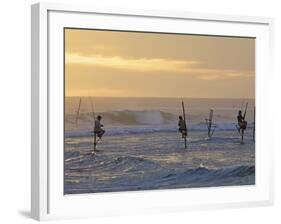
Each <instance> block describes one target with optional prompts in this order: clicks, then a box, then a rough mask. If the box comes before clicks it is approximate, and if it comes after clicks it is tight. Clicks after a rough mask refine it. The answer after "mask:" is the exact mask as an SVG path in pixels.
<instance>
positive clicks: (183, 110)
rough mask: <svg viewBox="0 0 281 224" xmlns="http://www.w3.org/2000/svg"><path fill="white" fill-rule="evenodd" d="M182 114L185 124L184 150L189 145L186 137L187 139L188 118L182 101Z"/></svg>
mask: <svg viewBox="0 0 281 224" xmlns="http://www.w3.org/2000/svg"><path fill="white" fill-rule="evenodd" d="M181 104H182V113H183V120H184V124H185V129H186V130H185V133H184V148H185V149H186V148H187V143H186V137H187V125H186V117H185V108H184V102H183V101H182V103H181Z"/></svg>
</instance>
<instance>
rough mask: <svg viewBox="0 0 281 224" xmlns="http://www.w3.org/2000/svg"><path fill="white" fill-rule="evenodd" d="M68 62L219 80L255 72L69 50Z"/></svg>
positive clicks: (187, 62) (187, 61)
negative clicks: (86, 53)
mask: <svg viewBox="0 0 281 224" xmlns="http://www.w3.org/2000/svg"><path fill="white" fill-rule="evenodd" d="M65 62H66V64H79V65H90V66H102V67H107V68H114V69H121V70H131V71H136V72H143V73H150V74H151V73H153V72H155V74H159V72H167V73H170V74H184V75H189V76H193V77H195V78H198V79H202V80H218V79H227V78H237V77H242V76H243V77H251V76H253V75H254V74H253V72H251V71H241V70H231V69H216V68H215V69H209V68H204V67H203V63H200V62H198V61H193V60H172V59H164V58H137V59H131V58H123V57H120V56H112V57H109V56H102V55H81V54H77V53H69V52H67V53H66V55H65Z"/></svg>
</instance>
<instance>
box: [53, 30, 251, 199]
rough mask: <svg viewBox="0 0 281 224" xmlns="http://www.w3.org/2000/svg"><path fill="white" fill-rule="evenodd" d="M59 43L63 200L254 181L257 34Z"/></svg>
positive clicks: (104, 35)
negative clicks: (61, 57) (61, 60)
mask: <svg viewBox="0 0 281 224" xmlns="http://www.w3.org/2000/svg"><path fill="white" fill-rule="evenodd" d="M63 38H64V95H63V96H59V95H58V96H57V97H63V98H64V161H63V164H64V177H63V178H64V180H63V181H64V194H65V195H68V194H84V193H105V192H123V191H144V190H165V189H183V188H206V187H220V188H225V187H229V186H245V185H255V184H256V179H255V177H256V173H255V129H256V122H255V55H256V52H255V44H256V39H255V37H245V36H243V37H242V36H241V37H239V36H215V35H199V34H192V33H191V34H188V33H164V32H163V33H161V32H144V31H125V30H106V29H84V28H73V27H65V28H64V37H63Z"/></svg>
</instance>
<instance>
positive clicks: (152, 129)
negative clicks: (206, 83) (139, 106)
mask: <svg viewBox="0 0 281 224" xmlns="http://www.w3.org/2000/svg"><path fill="white" fill-rule="evenodd" d="M235 125H236V124H235V123H220V124H217V125H216V131H236V126H235ZM249 129H250V127H249ZM105 130H106V133H105V136H117V135H137V134H146V133H157V132H162V133H177V132H178V127H177V126H175V125H154V126H153V125H146V126H145V125H140V126H122V125H121V126H110V127H105ZM188 130H189V131H207V127H206V124H201V123H197V124H193V125H190V126H188ZM64 136H65V137H90V136H93V132H92V131H91V130H72V131H65V133H64Z"/></svg>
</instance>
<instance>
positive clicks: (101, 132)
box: [94, 115, 105, 140]
mask: <svg viewBox="0 0 281 224" xmlns="http://www.w3.org/2000/svg"><path fill="white" fill-rule="evenodd" d="M101 119H102V116H100V115H98V116H97V119H96V120H95V129H94V132H95V133H96V134H97V136H98V137H99V140H101V138H102V136H103V135H104V133H105V130H104V129H102V127H103V124H101Z"/></svg>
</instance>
